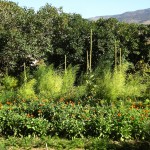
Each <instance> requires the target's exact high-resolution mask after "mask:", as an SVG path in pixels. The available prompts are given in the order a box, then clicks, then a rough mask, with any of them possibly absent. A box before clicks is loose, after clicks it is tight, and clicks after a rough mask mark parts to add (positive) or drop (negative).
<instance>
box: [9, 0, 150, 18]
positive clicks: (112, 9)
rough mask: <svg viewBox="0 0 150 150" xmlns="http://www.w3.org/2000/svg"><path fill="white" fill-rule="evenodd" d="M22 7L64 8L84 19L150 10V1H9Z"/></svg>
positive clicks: (67, 11)
mask: <svg viewBox="0 0 150 150" xmlns="http://www.w3.org/2000/svg"><path fill="white" fill-rule="evenodd" d="M9 1H13V2H16V3H18V5H19V6H21V7H27V8H34V10H36V11H37V10H38V9H39V8H40V7H42V6H45V4H46V3H49V4H51V5H52V6H55V7H56V8H59V7H62V8H63V11H64V12H66V13H76V14H80V15H81V16H82V17H83V18H90V17H96V16H105V15H116V14H121V13H124V12H127V11H135V10H139V9H146V8H150V0H9Z"/></svg>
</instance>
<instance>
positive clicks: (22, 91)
mask: <svg viewBox="0 0 150 150" xmlns="http://www.w3.org/2000/svg"><path fill="white" fill-rule="evenodd" d="M35 84H36V80H35V79H31V80H30V81H28V82H27V83H24V84H23V85H22V86H21V87H20V88H19V89H18V92H17V93H18V95H19V96H21V97H22V98H24V99H28V98H35V97H36V94H35V90H34V89H35V88H34V86H35Z"/></svg>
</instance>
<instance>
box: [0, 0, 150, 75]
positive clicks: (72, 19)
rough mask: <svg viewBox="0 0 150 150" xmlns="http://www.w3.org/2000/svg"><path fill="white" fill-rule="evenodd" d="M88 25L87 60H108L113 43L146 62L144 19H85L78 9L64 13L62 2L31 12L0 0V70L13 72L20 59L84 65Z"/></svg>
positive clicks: (149, 48)
mask: <svg viewBox="0 0 150 150" xmlns="http://www.w3.org/2000/svg"><path fill="white" fill-rule="evenodd" d="M91 29H92V30H93V36H92V39H93V40H92V43H93V50H92V65H93V67H95V66H97V65H98V64H100V63H101V64H109V65H110V66H112V65H114V49H115V46H116V49H117V51H118V52H117V55H119V49H121V51H122V57H123V59H124V60H127V61H129V62H131V63H133V64H134V65H136V64H137V63H138V62H139V61H143V62H144V63H148V64H149V63H150V25H142V24H127V23H123V22H118V21H117V20H116V19H112V18H111V19H106V20H105V19H99V20H98V21H96V22H94V21H89V20H87V19H84V18H82V17H81V15H79V14H68V13H64V12H63V10H62V8H55V7H53V6H52V5H49V4H46V5H45V6H43V7H41V8H40V9H39V10H38V11H37V12H35V11H34V10H33V9H28V8H22V7H19V6H18V5H17V4H16V3H14V2H8V1H2V0H0V74H3V73H4V72H5V70H6V68H7V70H8V72H9V73H10V74H16V75H17V74H19V73H20V72H21V71H22V69H23V63H24V62H25V63H26V65H27V66H28V67H30V68H32V66H31V60H32V59H35V60H44V62H45V63H47V64H51V63H53V64H54V65H55V67H58V66H62V65H63V64H64V57H65V55H66V56H67V63H68V64H72V65H77V64H78V65H80V67H81V69H82V70H83V71H85V70H86V63H87V61H86V59H87V56H86V52H87V51H89V49H90V31H91Z"/></svg>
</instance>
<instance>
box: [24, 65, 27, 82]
mask: <svg viewBox="0 0 150 150" xmlns="http://www.w3.org/2000/svg"><path fill="white" fill-rule="evenodd" d="M23 69H24V84H25V85H26V82H27V72H26V64H25V62H24V63H23Z"/></svg>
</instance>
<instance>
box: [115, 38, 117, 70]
mask: <svg viewBox="0 0 150 150" xmlns="http://www.w3.org/2000/svg"><path fill="white" fill-rule="evenodd" d="M116 69H117V42H116V40H115V70H116Z"/></svg>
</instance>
